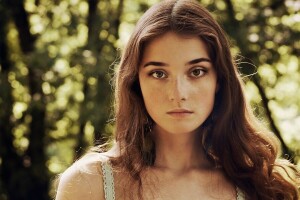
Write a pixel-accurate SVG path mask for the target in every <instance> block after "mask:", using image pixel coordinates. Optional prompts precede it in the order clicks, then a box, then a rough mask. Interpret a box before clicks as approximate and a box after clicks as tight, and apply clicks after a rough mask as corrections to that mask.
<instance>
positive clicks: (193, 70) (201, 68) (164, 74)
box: [149, 67, 207, 79]
mask: <svg viewBox="0 0 300 200" xmlns="http://www.w3.org/2000/svg"><path fill="white" fill-rule="evenodd" d="M196 70H199V71H200V75H193V74H192V73H193V72H195V71H196ZM157 73H162V74H161V75H162V76H161V77H155V76H154V74H157ZM189 73H190V77H192V78H198V77H202V76H204V75H205V74H206V73H207V69H205V68H203V67H195V68H193V69H192V70H190V71H189ZM149 76H152V77H153V78H156V79H164V78H166V77H167V74H166V72H164V71H163V70H153V71H151V72H150V73H149Z"/></svg>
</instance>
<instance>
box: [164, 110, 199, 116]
mask: <svg viewBox="0 0 300 200" xmlns="http://www.w3.org/2000/svg"><path fill="white" fill-rule="evenodd" d="M192 113H193V112H192V111H190V110H186V109H174V110H170V111H168V112H167V114H170V115H172V114H175V115H176V114H192Z"/></svg>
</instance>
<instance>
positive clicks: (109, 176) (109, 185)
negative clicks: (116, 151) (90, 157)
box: [101, 161, 115, 200]
mask: <svg viewBox="0 0 300 200" xmlns="http://www.w3.org/2000/svg"><path fill="white" fill-rule="evenodd" d="M101 167H102V174H103V186H104V195H105V200H115V186H114V176H113V172H112V168H111V166H110V164H109V162H108V161H107V162H101Z"/></svg>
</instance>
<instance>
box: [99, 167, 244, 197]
mask: <svg viewBox="0 0 300 200" xmlns="http://www.w3.org/2000/svg"><path fill="white" fill-rule="evenodd" d="M101 167H102V173H103V186H104V195H105V200H115V199H116V198H115V186H114V177H113V171H112V168H111V166H110V164H109V162H101ZM236 195H237V196H236V199H237V200H245V195H244V193H243V192H242V191H241V190H240V189H239V188H236Z"/></svg>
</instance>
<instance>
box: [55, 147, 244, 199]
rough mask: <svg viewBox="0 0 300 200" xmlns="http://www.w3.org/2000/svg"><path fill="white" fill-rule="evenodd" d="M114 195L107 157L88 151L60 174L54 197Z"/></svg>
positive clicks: (83, 197) (92, 197) (106, 197)
mask: <svg viewBox="0 0 300 200" xmlns="http://www.w3.org/2000/svg"><path fill="white" fill-rule="evenodd" d="M101 174H102V175H101ZM101 189H102V192H101ZM236 194H237V197H236V199H237V200H245V199H246V198H245V195H244V193H243V192H242V191H241V190H240V189H238V188H237V192H236ZM115 196H116V195H115V185H114V176H113V170H112V167H111V165H110V162H109V158H108V157H107V156H104V155H103V154H99V153H89V154H87V155H85V156H84V157H83V158H81V159H80V160H78V161H77V162H75V163H74V164H73V165H72V166H71V167H69V168H68V169H67V170H66V171H65V172H64V173H63V174H62V175H61V177H60V179H59V185H58V189H57V193H56V198H55V199H56V200H82V199H88V200H100V199H105V200H115V198H116V197H115Z"/></svg>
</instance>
